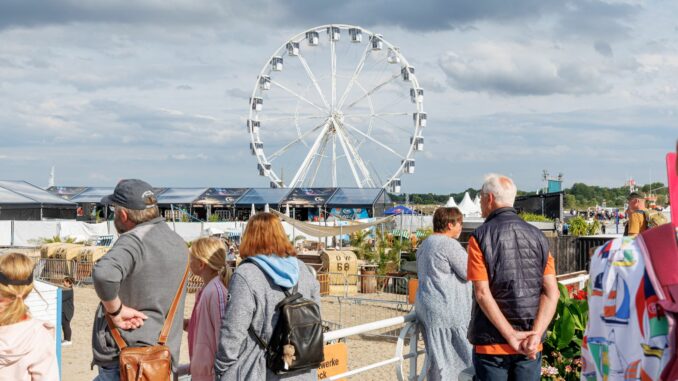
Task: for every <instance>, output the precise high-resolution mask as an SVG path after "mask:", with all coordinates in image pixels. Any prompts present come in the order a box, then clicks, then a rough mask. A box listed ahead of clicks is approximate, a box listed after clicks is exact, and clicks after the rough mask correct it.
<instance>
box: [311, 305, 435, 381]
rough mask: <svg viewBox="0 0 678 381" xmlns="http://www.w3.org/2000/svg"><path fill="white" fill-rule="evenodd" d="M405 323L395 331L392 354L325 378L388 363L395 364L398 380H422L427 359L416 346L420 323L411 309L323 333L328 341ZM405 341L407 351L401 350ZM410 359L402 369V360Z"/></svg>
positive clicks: (354, 373)
mask: <svg viewBox="0 0 678 381" xmlns="http://www.w3.org/2000/svg"><path fill="white" fill-rule="evenodd" d="M401 324H405V326H404V327H403V328H402V329H401V330H400V334H399V335H398V341H397V342H396V348H395V353H394V355H393V356H391V357H389V358H387V359H384V360H381V361H377V362H375V363H372V364H369V365H366V366H362V367H359V368H356V369H352V370H349V371H348V372H345V373H342V374H338V375H336V376H331V377H329V378H327V380H329V381H334V380H340V379H342V378H346V377H352V376H355V375H358V374H361V373H364V372H367V371H369V370H372V369H376V368H380V367H384V366H387V365H391V364H396V365H397V366H396V378H397V379H398V380H399V381H402V380H409V381H412V380H423V379H424V376H425V375H426V370H427V367H428V362H427V360H426V351H425V350H424V349H418V346H417V343H418V342H419V335H420V331H419V326H418V324H417V319H416V315H415V313H414V312H410V313H409V314H407V315H405V316H399V317H394V318H390V319H385V320H380V321H375V322H371V323H366V324H361V325H358V326H354V327H348V328H343V329H339V330H336V331H331V332H327V333H325V335H324V338H325V342H326V343H331V342H335V341H338V340H340V339H346V338H347V337H349V336H355V335H361V334H366V333H369V332H371V331H375V330H382V329H384V328H391V327H394V326H399V325H401ZM406 341H407V342H408V343H407V345H408V346H409V351H408V352H407V353H404V351H405V345H406ZM420 355H424V361H423V368H422V369H421V373H418V366H417V365H418V364H417V362H418V357H419V356H420ZM406 360H407V361H409V367H408V368H409V370H408V371H407V372H405V367H404V365H405V361H406Z"/></svg>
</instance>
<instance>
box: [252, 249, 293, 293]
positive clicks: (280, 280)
mask: <svg viewBox="0 0 678 381" xmlns="http://www.w3.org/2000/svg"><path fill="white" fill-rule="evenodd" d="M252 260H253V261H255V262H256V263H257V264H258V265H259V266H261V268H262V269H263V270H264V272H265V273H266V275H268V276H269V278H271V280H273V283H275V284H276V285H278V286H280V287H283V288H292V287H294V285H295V284H297V282H298V281H299V261H298V260H297V258H296V257H292V256H289V257H287V258H282V257H279V256H277V255H274V254H273V255H266V254H258V255H255V256H254V257H252Z"/></svg>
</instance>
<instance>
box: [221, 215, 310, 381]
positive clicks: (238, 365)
mask: <svg viewBox="0 0 678 381" xmlns="http://www.w3.org/2000/svg"><path fill="white" fill-rule="evenodd" d="M240 255H241V257H242V258H243V259H244V258H252V260H254V261H256V262H257V264H258V265H259V266H260V267H261V269H260V268H259V267H258V266H257V265H256V264H254V263H243V264H241V265H240V266H238V268H237V269H236V270H235V272H234V273H233V277H232V278H231V282H230V283H229V286H228V299H227V300H228V302H227V304H226V311H225V314H224V317H223V320H222V321H221V333H220V338H219V343H218V344H219V345H218V350H217V354H216V359H215V364H214V369H215V373H216V374H217V380H220V381H233V380H235V381H237V380H294V381H301V380H304V381H305V380H317V379H318V373H317V370H315V369H312V370H309V371H306V372H303V373H300V374H299V373H297V374H294V375H286V376H277V375H275V374H273V373H272V372H271V371H269V370H268V368H266V359H265V357H264V350H263V349H262V348H261V347H260V346H259V344H258V343H257V341H256V339H255V338H254V336H253V335H252V334H251V333H250V332H249V328H250V326H251V327H252V328H253V329H254V331H255V332H256V334H257V335H258V336H259V337H261V338H262V339H263V340H264V341H266V342H268V341H269V339H270V337H271V335H272V333H273V328H274V327H275V323H276V322H277V320H278V314H277V313H276V311H275V306H276V305H277V304H278V303H279V302H280V301H281V300H282V299H283V298H284V297H285V294H284V292H283V289H287V288H291V287H293V286H294V285H295V284H298V288H297V289H298V291H299V292H300V293H301V294H302V295H303V296H304V297H305V298H307V299H311V300H313V301H315V302H316V303H318V305H320V285H319V283H318V281H317V280H316V279H315V277H314V275H313V274H312V273H311V270H309V268H308V267H306V265H305V264H304V263H303V262H301V261H300V260H298V259H297V258H296V252H295V251H294V248H293V247H292V245H291V244H290V242H289V240H288V239H287V235H286V234H285V231H284V230H283V227H282V224H281V223H280V220H279V219H278V217H276V216H275V215H273V214H271V213H259V214H257V215H255V216H254V217H252V218H250V220H249V221H248V222H247V228H246V229H245V233H244V235H243V240H242V243H241V245H240ZM264 271H265V272H266V274H264Z"/></svg>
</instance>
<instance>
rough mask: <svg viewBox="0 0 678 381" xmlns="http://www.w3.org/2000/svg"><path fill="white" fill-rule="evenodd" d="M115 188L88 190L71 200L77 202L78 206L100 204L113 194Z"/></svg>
mask: <svg viewBox="0 0 678 381" xmlns="http://www.w3.org/2000/svg"><path fill="white" fill-rule="evenodd" d="M114 190H115V188H113V187H96V188H87V189H85V190H84V191H83V192H81V193H80V194H77V195H75V197H73V198H72V199H71V201H73V202H76V203H78V204H84V203H96V204H99V203H101V199H102V198H104V197H106V196H108V195H109V194H113V191H114Z"/></svg>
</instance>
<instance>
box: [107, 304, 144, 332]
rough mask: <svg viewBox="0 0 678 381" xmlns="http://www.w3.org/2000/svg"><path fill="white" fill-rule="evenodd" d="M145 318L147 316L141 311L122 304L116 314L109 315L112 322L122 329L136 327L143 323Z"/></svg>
mask: <svg viewBox="0 0 678 381" xmlns="http://www.w3.org/2000/svg"><path fill="white" fill-rule="evenodd" d="M146 319H148V317H147V316H146V315H144V314H143V313H141V312H139V311H137V310H135V309H134V308H130V307H127V306H124V305H123V306H122V310H121V311H120V313H119V314H118V316H111V320H112V321H113V324H115V326H116V327H118V328H120V329H124V330H133V329H137V328H139V327H141V326H142V325H144V320H146Z"/></svg>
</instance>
